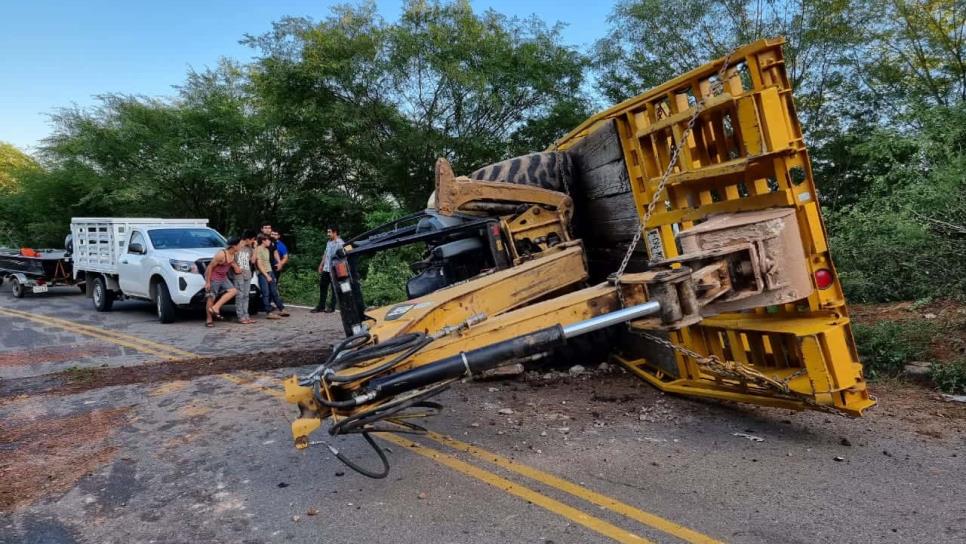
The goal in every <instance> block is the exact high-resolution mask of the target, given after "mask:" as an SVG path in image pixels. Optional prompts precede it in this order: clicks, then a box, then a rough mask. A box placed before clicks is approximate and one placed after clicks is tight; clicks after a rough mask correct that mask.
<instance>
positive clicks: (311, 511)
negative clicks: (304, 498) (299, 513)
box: [305, 506, 319, 516]
mask: <svg viewBox="0 0 966 544" xmlns="http://www.w3.org/2000/svg"><path fill="white" fill-rule="evenodd" d="M305 515H306V516H317V515H319V509H318V508H316V507H314V506H313V507H312V508H309V509H308V510H306V511H305Z"/></svg>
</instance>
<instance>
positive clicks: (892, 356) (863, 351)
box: [853, 321, 935, 380]
mask: <svg viewBox="0 0 966 544" xmlns="http://www.w3.org/2000/svg"><path fill="white" fill-rule="evenodd" d="M853 331H854V332H855V342H856V347H857V348H858V350H859V356H860V357H861V360H862V364H863V365H864V367H865V375H866V377H867V378H869V379H873V380H874V379H876V378H883V377H896V376H898V375H899V374H900V373H901V372H902V369H903V367H904V366H905V365H906V364H908V363H910V362H912V361H921V360H923V359H924V358H925V357H926V356H927V355H928V352H929V342H930V341H931V340H932V338H933V335H934V334H935V326H933V325H932V324H931V323H925V322H922V321H901V322H900V321H880V322H879V323H874V324H871V325H864V324H856V325H855V327H854V328H853Z"/></svg>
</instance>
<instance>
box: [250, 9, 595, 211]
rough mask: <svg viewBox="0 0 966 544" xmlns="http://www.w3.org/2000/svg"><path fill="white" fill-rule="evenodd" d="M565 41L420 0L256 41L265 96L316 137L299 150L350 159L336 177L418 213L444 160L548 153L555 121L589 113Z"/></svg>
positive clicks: (541, 29)
mask: <svg viewBox="0 0 966 544" xmlns="http://www.w3.org/2000/svg"><path fill="white" fill-rule="evenodd" d="M559 35H560V29H559V28H557V27H553V28H549V27H547V26H546V25H545V24H544V23H542V22H541V21H540V20H538V19H536V18H531V19H526V20H520V19H515V18H508V17H506V16H504V15H501V14H498V13H496V12H494V11H487V12H485V13H482V14H478V13H475V12H473V10H472V8H471V7H470V4H469V2H467V1H465V0H462V1H456V2H451V3H441V2H428V1H419V0H414V1H410V2H408V3H407V4H406V5H405V8H404V10H403V14H402V16H401V18H400V20H399V21H397V22H393V23H387V22H386V21H384V20H382V19H381V18H380V17H379V16H378V15H377V14H376V13H375V7H374V5H372V4H365V5H363V6H361V7H355V8H354V7H347V6H342V7H339V8H336V10H335V12H334V15H333V16H332V17H330V18H328V19H326V20H324V21H322V22H320V23H318V24H315V23H312V22H311V21H309V20H306V19H285V20H283V21H281V22H280V23H278V24H276V25H275V28H274V30H273V31H272V32H270V33H268V34H265V35H263V36H259V37H249V38H248V43H249V44H250V45H252V46H253V47H256V48H257V49H259V50H260V51H261V52H262V57H261V58H260V60H259V62H258V63H257V64H256V66H255V67H254V83H255V86H256V88H257V89H258V93H259V94H260V95H263V96H266V97H269V98H270V99H271V101H272V102H273V104H274V108H275V109H277V110H278V111H280V112H284V113H283V115H284V116H286V118H287V119H290V120H291V121H292V122H293V123H294V124H297V127H293V128H294V130H295V131H298V132H304V133H306V135H307V136H308V135H309V134H311V136H312V137H311V138H308V137H306V138H303V139H302V143H303V144H304V147H301V148H300V149H302V150H311V151H307V152H309V153H311V154H314V155H316V156H318V157H323V156H331V155H337V156H340V157H344V159H343V160H342V161H341V162H339V163H338V165H339V166H340V167H341V170H338V171H335V172H334V173H336V174H341V175H342V177H343V179H346V181H347V182H349V181H350V180H351V183H352V184H353V185H354V186H355V188H356V189H357V190H362V191H365V192H369V193H373V194H378V195H391V196H392V197H393V198H394V199H395V201H396V202H398V203H400V204H402V206H403V207H405V208H407V209H417V208H419V207H421V206H423V205H424V203H425V202H426V197H427V196H428V195H429V193H430V192H431V191H432V186H433V164H434V162H435V160H436V158H437V157H440V156H443V157H447V158H449V159H450V160H451V162H452V163H453V164H454V167H455V168H456V170H457V171H462V172H469V171H471V170H473V169H475V168H477V167H479V166H482V165H485V164H487V163H490V162H493V161H496V160H500V159H502V158H504V157H505V156H506V155H507V154H512V153H514V152H516V151H520V152H525V151H530V150H532V148H530V147H529V146H531V145H534V144H538V145H540V146H546V145H547V144H549V143H550V142H551V141H552V138H554V137H557V136H559V135H561V134H562V133H563V131H565V130H566V129H567V128H569V125H560V124H558V122H559V121H566V122H569V121H570V120H571V118H572V117H575V116H576V115H575V114H573V113H572V112H574V111H579V113H584V112H585V111H584V110H585V108H584V102H582V101H581V100H580V99H575V98H574V97H579V95H580V87H581V83H582V81H583V75H584V68H585V65H586V59H585V58H584V57H583V56H582V55H580V54H579V53H577V52H576V51H575V50H573V49H571V48H568V47H565V46H563V45H562V44H561V43H560V37H559ZM582 108H584V109H582ZM293 114H297V115H296V116H295V117H290V116H292V115H293ZM308 120H311V123H307V122H306V121H308ZM313 132H314V134H313ZM538 140H542V141H538ZM514 144H518V145H521V144H522V145H526V146H527V149H514V148H513V147H514ZM337 179H338V178H337Z"/></svg>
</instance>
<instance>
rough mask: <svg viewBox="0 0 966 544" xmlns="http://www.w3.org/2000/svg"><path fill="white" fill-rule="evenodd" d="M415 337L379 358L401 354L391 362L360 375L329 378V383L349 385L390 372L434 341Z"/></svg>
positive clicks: (420, 336)
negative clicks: (349, 383)
mask: <svg viewBox="0 0 966 544" xmlns="http://www.w3.org/2000/svg"><path fill="white" fill-rule="evenodd" d="M407 336H408V335H407ZM413 336H414V337H413V338H411V339H410V340H409V341H408V343H406V344H400V345H399V346H393V347H394V350H387V352H386V353H383V354H381V355H379V357H385V356H387V355H391V354H393V353H399V355H397V356H396V357H393V358H392V359H390V360H389V361H386V362H385V363H383V364H381V365H379V366H377V367H374V368H370V369H367V370H364V371H363V372H359V373H358V374H352V375H348V376H337V375H333V376H328V378H327V379H328V381H329V382H330V383H348V382H354V381H356V380H364V379H366V378H371V377H372V376H375V375H377V374H381V373H383V372H384V371H386V370H389V369H390V368H393V367H394V366H396V365H398V364H399V363H401V362H403V361H405V360H406V359H408V358H409V357H412V356H413V355H414V354H415V353H416V352H418V351H419V350H421V349H423V348H424V347H425V346H426V345H427V344H429V343H430V342H432V341H433V339H432V338H430V337H429V336H426V335H425V334H420V335H413ZM395 349H398V351H395ZM370 358H371V359H375V358H376V356H373V357H368V358H367V359H370ZM353 362H354V361H353ZM346 366H348V365H346ZM342 368H345V367H344V366H343V367H342Z"/></svg>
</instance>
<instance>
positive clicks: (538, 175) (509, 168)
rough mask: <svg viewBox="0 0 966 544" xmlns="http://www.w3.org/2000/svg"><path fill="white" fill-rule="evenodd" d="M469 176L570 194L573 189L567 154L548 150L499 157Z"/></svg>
mask: <svg viewBox="0 0 966 544" xmlns="http://www.w3.org/2000/svg"><path fill="white" fill-rule="evenodd" d="M469 177H470V179H475V180H480V181H503V182H506V183H516V184H519V185H530V186H533V187H540V188H541V189H549V190H551V191H560V192H562V193H567V194H571V193H572V191H573V189H574V168H573V162H572V161H571V159H570V155H568V154H567V153H565V152H558V151H548V152H543V153H531V154H529V155H522V156H520V157H514V158H512V159H507V160H505V161H500V162H497V163H494V164H491V165H489V166H485V167H483V168H480V169H479V170H477V171H475V172H473V173H472V174H470V176H469Z"/></svg>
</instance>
